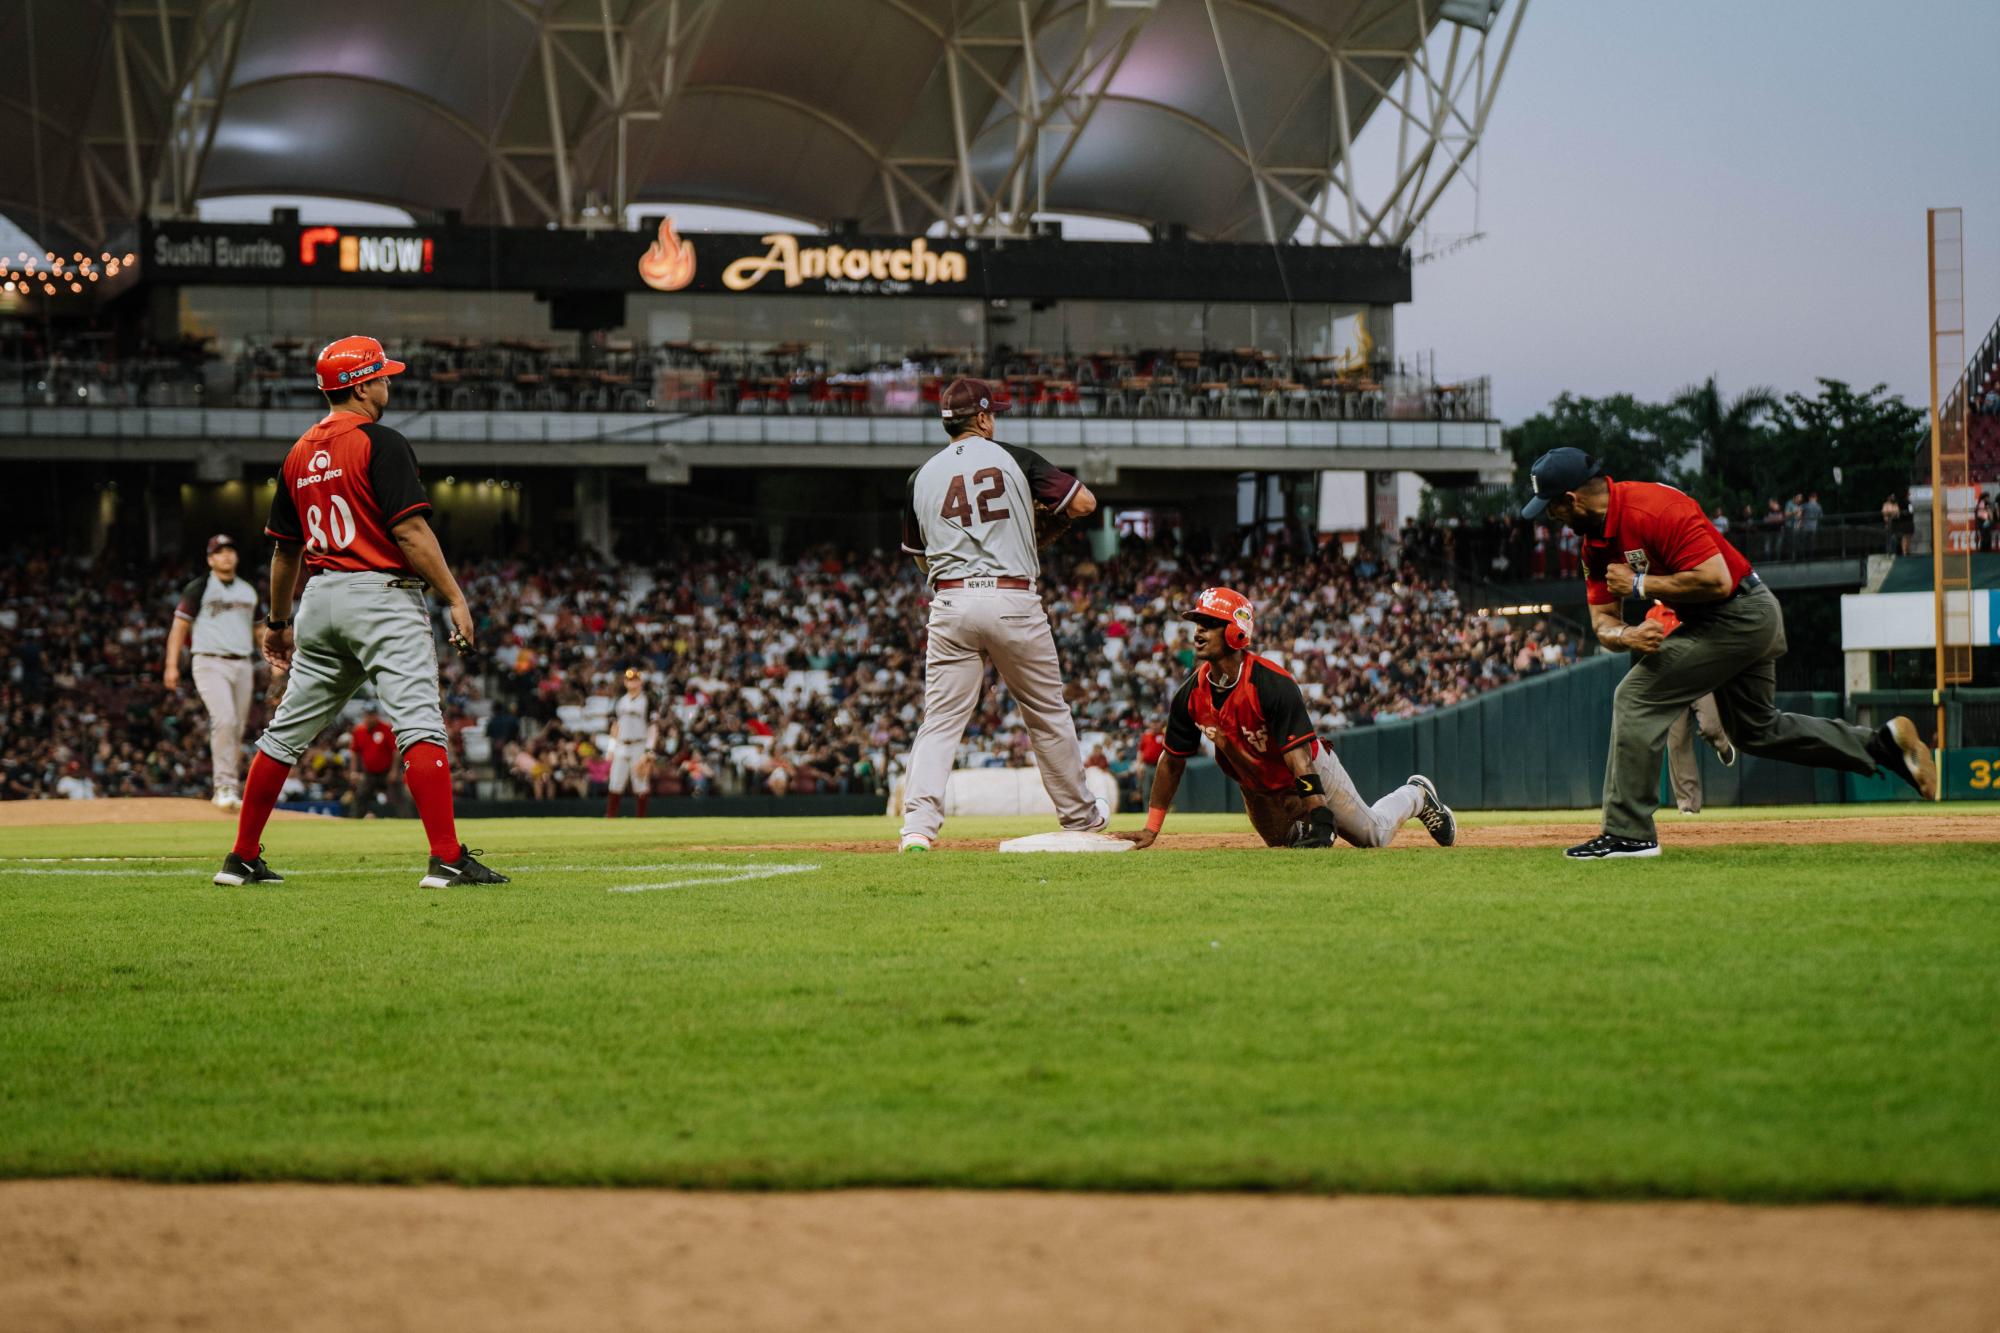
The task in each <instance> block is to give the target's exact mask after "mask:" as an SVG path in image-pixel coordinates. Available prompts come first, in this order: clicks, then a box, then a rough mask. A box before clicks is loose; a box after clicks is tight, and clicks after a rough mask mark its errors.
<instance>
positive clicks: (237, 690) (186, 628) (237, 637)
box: [160, 533, 264, 810]
mask: <svg viewBox="0 0 2000 1333" xmlns="http://www.w3.org/2000/svg"><path fill="white" fill-rule="evenodd" d="M237 558H238V557H237V551H236V542H235V539H233V538H231V537H230V536H229V535H228V534H227V533H217V534H216V535H215V536H213V537H210V538H209V539H208V573H206V574H203V575H200V576H199V577H197V578H194V579H192V580H190V581H189V583H188V585H187V586H186V587H185V588H182V589H181V597H180V601H179V603H178V604H177V605H175V607H174V624H173V628H172V629H170V630H168V631H167V666H166V670H165V671H164V672H162V673H161V677H160V681H161V683H162V684H163V685H165V686H166V687H167V693H169V694H172V693H173V692H174V691H175V690H178V689H179V688H180V687H181V652H182V650H183V649H185V648H188V647H189V646H190V641H192V647H193V652H194V689H195V693H196V694H198V695H200V696H201V706H202V707H203V708H205V709H207V710H208V760H209V771H210V773H211V776H212V778H213V782H214V786H215V796H214V798H213V799H214V802H215V806H216V808H217V809H218V810H240V809H242V808H243V797H242V795H241V792H242V784H241V783H240V781H239V780H238V777H237V775H238V774H239V773H241V772H242V770H243V728H244V726H245V725H246V724H247V723H248V722H249V721H250V699H251V695H252V690H253V686H254V684H255V680H254V678H255V676H256V671H257V655H258V653H259V652H261V651H262V650H263V645H264V627H263V625H261V624H259V623H258V621H257V590H256V589H255V588H253V587H251V586H250V582H249V580H247V579H239V578H237V577H236V562H237Z"/></svg>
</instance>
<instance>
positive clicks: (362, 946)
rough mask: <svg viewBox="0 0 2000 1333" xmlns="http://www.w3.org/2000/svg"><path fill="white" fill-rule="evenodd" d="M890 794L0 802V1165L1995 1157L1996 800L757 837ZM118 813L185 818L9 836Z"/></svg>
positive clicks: (1941, 1163) (1865, 1192) (724, 1171)
mask: <svg viewBox="0 0 2000 1333" xmlns="http://www.w3.org/2000/svg"><path fill="white" fill-rule="evenodd" d="M1987 808H1988V809H1989V810H1990V809H1991V807H1987ZM1734 813H1738V812H1729V811H1716V812H1714V814H1713V815H1704V816H1703V817H1702V818H1703V819H1704V820H1709V819H1716V818H1722V819H1726V818H1729V817H1731V815H1732V814H1734ZM1740 813H1741V814H1742V815H1744V816H1747V817H1753V818H1769V817H1772V816H1773V815H1781V814H1784V813H1787V812H1783V811H1773V810H1769V809H1764V810H1749V811H1743V812H1740ZM1836 813H1837V812H1836ZM1864 813H1868V814H1874V815H1881V814H1887V813H1890V811H1889V810H1887V809H1884V808H1882V807H1875V808H1871V809H1868V810H1866V811H1864ZM1474 818H1475V820H1476V819H1477V817H1474ZM1521 818H1522V817H1517V816H1500V817H1497V818H1496V820H1495V822H1520V821H1521ZM1526 818H1528V819H1530V820H1548V821H1557V820H1563V819H1567V818H1570V817H1568V816H1561V815H1538V816H1529V817H1526ZM1575 818H1577V819H1580V820H1584V821H1589V820H1591V819H1593V818H1594V815H1581V816H1576V817H1575ZM1124 822H1129V821H1121V823H1124ZM1038 827H1045V825H1039V824H1037V823H1036V822H1035V821H1029V822H1027V823H1025V824H1024V823H1023V822H1022V821H972V820H956V821H953V823H952V825H951V826H950V827H949V829H948V832H949V833H950V834H951V835H953V836H961V837H962V836H967V835H969V834H974V833H982V834H983V833H990V834H991V835H992V836H994V837H996V838H997V837H999V836H1002V835H1004V834H1011V833H1016V832H1023V831H1031V830H1033V829H1035V828H1038ZM1242 828H1243V824H1242V822H1241V820H1240V819H1239V818H1224V817H1215V818H1201V817H1184V818H1176V819H1175V820H1174V821H1173V822H1172V824H1171V825H1170V829H1169V831H1170V833H1171V832H1173V831H1182V832H1188V831H1203V830H1208V831H1215V830H1223V829H1227V830H1232V831H1238V830H1241V829H1242ZM892 833H893V825H892V824H891V823H890V822H889V821H887V820H884V819H855V820H783V821H764V822H756V823H752V822H742V821H739V822H727V821H715V820H694V819H672V820H650V821H646V822H644V823H640V822H638V821H624V822H621V823H618V824H615V825H611V824H606V823H604V822H602V821H594V820H538V819H530V820H511V821H490V822H485V823H481V824H477V825H468V826H467V828H466V830H465V834H466V837H467V839H468V840H469V841H470V842H471V843H472V844H473V845H474V846H483V847H485V848H487V849H488V851H489V852H490V853H491V854H490V856H489V857H488V860H489V861H491V862H492V863H493V864H494V865H496V866H498V867H500V868H502V869H506V870H510V871H513V872H515V873H516V875H517V878H516V882H515V883H514V884H513V885H511V886H507V887H503V888H495V889H481V890H471V889H461V890H454V891H448V892H427V891H423V890H420V889H417V888H416V887H415V881H416V878H417V876H418V874H419V873H420V872H421V869H422V849H421V837H420V834H419V831H418V829H417V827H416V825H415V824H412V823H388V824H379V823H370V824H365V825H352V824H336V823H331V822H329V823H324V824H322V823H317V822H314V823H302V822H301V823H285V824H277V825H273V826H272V829H271V831H270V834H269V835H268V838H269V843H270V855H271V859H272V861H273V863H274V864H276V865H277V866H278V867H279V868H280V869H281V870H283V871H285V872H286V873H287V874H288V875H290V876H291V880H290V882H289V883H287V884H285V885H284V886H282V887H277V888H270V889H218V888H214V887H211V886H210V885H209V883H208V876H209V874H210V873H211V872H212V871H213V869H214V866H215V864H216V862H217V860H218V859H219V856H220V853H221V852H222V850H224V844H225V843H226V840H227V833H226V830H225V829H224V828H222V827H221V826H220V825H217V824H206V825H195V824H188V825H151V826H127V827H87V828H30V829H21V828H9V829H6V830H4V831H0V1175H10V1176H20V1175H56V1174H93V1175H122V1176H139V1177H149V1178H158V1179H178V1180H221V1179H266V1178H295V1179H314V1180H451V1181H462V1182H477V1183H498V1182H535V1183H578V1184H597V1183H604V1184H634V1185H636V1184H664V1185H704V1186H749V1187H815V1186H836V1185H858V1184H936V1185H972V1186H1002V1185H1029V1186H1052V1187H1064V1188H1085V1187H1088V1188H1110V1189H1191V1188H1192V1189H1207V1188H1247V1189H1273V1190H1343V1191H1349V1190H1351V1191H1386V1192H1402V1191H1425V1192H1432V1191H1493V1192H1505V1193H1515V1194H1547V1195H1581V1196H1626V1197H1639V1196H1712V1197H1722V1198H1736V1199H1765V1200H1799V1199H1829V1198H1846V1199H1881V1200H1905V1201H1957V1202H1979V1203H1988V1204H1992V1203H2000V1128H1997V1127H2000V817H1997V818H1996V819H1995V822H1994V836H1993V840H1992V841H1991V842H1988V843H1982V844H1972V845H1935V844H1934V845H1919V844H1902V845H1887V846H1873V845H1868V846H1853V845H1845V846H1833V845H1819V844H1816V843H1815V842H1814V841H1813V840H1812V838H1811V836H1810V825H1804V826H1802V829H1801V837H1800V839H1799V842H1798V844H1797V845H1793V846H1763V847H1758V846H1745V847H1719V848H1706V849H1687V850H1683V851H1680V852H1676V853H1673V854H1671V855H1669V856H1666V857H1662V858H1660V859H1659V860H1657V861H1648V862H1622V863H1616V864H1608V865H1607V864H1598V865H1574V864H1568V863H1565V862H1563V861H1562V860H1561V859H1560V858H1559V857H1558V856H1556V855H1555V854H1554V852H1553V850H1552V849H1542V850H1517V849H1498V848H1496V849H1479V848H1472V847H1466V848H1459V849H1456V850H1454V851H1452V852H1450V853H1436V852H1427V853H1414V854H1404V853H1394V852H1391V853H1366V852H1357V851H1352V850H1340V851H1336V852H1333V853H1330V854H1327V853H1321V854H1311V853H1290V852H1251V851H1210V852H1186V853H1166V852H1149V853H1144V854H1138V855H1126V856H1118V857H1102V856H1000V855H994V854H972V853H939V854H934V855H932V856H929V857H902V858H899V857H894V856H883V855H853V854H839V853H822V852H806V851H790V850H762V851H760V850H757V847H758V846H759V844H762V843H770V842H795V841H804V840H829V841H832V840H859V839H868V838H877V837H879V838H883V839H885V840H886V839H887V838H889V837H890V836H892ZM1406 836H1410V837H1421V836H1422V834H1421V830H1418V829H1415V828H1412V829H1410V830H1409V831H1408V833H1407V835H1406ZM737 845H741V847H742V850H724V851H716V850H701V851H694V850H688V848H690V847H695V846H707V847H710V848H714V847H716V846H730V847H734V846H737ZM117 856H126V857H152V858H192V859H157V860H146V861H134V862H125V863H111V862H105V861H89V862H67V863H65V862H58V861H43V860H29V859H27V858H37V857H61V858H73V857H117ZM712 867H720V868H719V869H718V868H712ZM780 867H789V868H792V869H784V870H781V869H779V868H780ZM797 867H807V868H804V869H798V868H797ZM753 875H755V876H757V877H754V878H753V877H751V876H753ZM637 885H658V886H671V887H657V888H646V889H638V890H634V891H624V892H619V891H613V890H614V889H618V888H620V887H621V886H637Z"/></svg>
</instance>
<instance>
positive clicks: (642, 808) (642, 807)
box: [639, 789, 653, 819]
mask: <svg viewBox="0 0 2000 1333" xmlns="http://www.w3.org/2000/svg"><path fill="white" fill-rule="evenodd" d="M652 794H653V793H652V791H651V789H648V790H646V791H642V792H640V793H639V818H641V819H644V818H645V817H646V798H647V797H648V796H651V795H652Z"/></svg>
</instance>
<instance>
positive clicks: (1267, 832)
mask: <svg viewBox="0 0 2000 1333" xmlns="http://www.w3.org/2000/svg"><path fill="white" fill-rule="evenodd" d="M1313 771H1314V772H1316V773H1318V774H1319V780H1320V781H1321V782H1322V783H1324V784H1325V785H1326V804H1327V808H1328V809H1330V810H1332V811H1333V826H1334V828H1336V829H1338V830H1339V832H1340V837H1341V840H1342V841H1343V842H1347V843H1350V844H1352V845H1353V846H1356V847H1387V846H1388V845H1389V843H1390V842H1391V841H1392V840H1393V839H1394V838H1395V836H1396V830H1397V829H1400V828H1401V827H1403V825H1404V824H1405V823H1407V822H1408V821H1410V820H1412V819H1415V818H1416V817H1417V811H1419V810H1421V809H1423V806H1424V794H1423V792H1422V791H1420V790H1418V789H1417V788H1415V787H1412V786H1410V785H1409V784H1408V783H1405V784H1403V785H1402V786H1400V787H1398V788H1396V789H1395V790H1394V791H1392V792H1390V793H1389V794H1388V795H1387V796H1384V797H1383V798H1382V799H1381V800H1379V801H1377V802H1375V804H1373V805H1370V804H1368V802H1367V801H1365V800H1363V799H1362V797H1361V790H1360V788H1358V787H1356V786H1355V785H1354V779H1353V778H1351V777H1349V776H1347V769H1346V767H1345V766H1344V765H1343V764H1342V763H1341V762H1340V760H1339V759H1338V758H1336V757H1335V756H1334V753H1333V749H1332V747H1331V746H1327V745H1321V746H1320V748H1319V755H1318V756H1317V757H1316V758H1315V759H1314V760H1313ZM1243 811H1244V813H1245V814H1247V815H1249V816H1250V827H1251V828H1253V829H1256V830H1257V836H1258V837H1260V838H1262V839H1263V840H1264V845H1265V846H1267V847H1283V846H1286V845H1287V844H1288V843H1289V842H1290V841H1291V835H1292V825H1293V823H1295V822H1296V821H1298V820H1301V819H1304V818H1305V817H1306V802H1305V798H1304V797H1302V796H1300V795H1299V794H1298V793H1297V792H1294V791H1290V790H1286V791H1252V790H1251V789H1250V788H1248V787H1245V788H1243Z"/></svg>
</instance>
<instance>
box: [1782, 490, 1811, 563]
mask: <svg viewBox="0 0 2000 1333" xmlns="http://www.w3.org/2000/svg"><path fill="white" fill-rule="evenodd" d="M1805 499H1806V497H1805V496H1804V495H1802V494H1800V493H1799V492H1797V491H1793V492H1792V498H1791V499H1789V500H1787V501H1785V548H1784V553H1785V554H1786V555H1787V556H1795V555H1797V554H1798V551H1799V527H1800V525H1801V524H1802V523H1804V522H1805V508H1806V506H1805Z"/></svg>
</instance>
